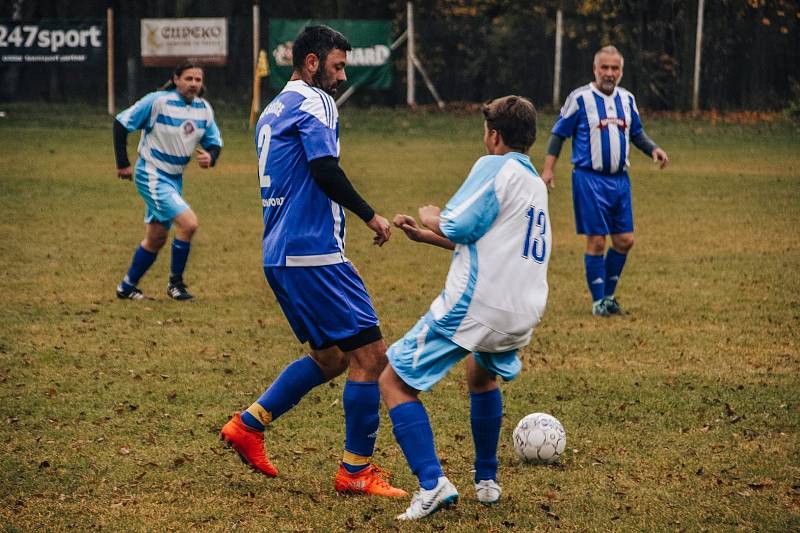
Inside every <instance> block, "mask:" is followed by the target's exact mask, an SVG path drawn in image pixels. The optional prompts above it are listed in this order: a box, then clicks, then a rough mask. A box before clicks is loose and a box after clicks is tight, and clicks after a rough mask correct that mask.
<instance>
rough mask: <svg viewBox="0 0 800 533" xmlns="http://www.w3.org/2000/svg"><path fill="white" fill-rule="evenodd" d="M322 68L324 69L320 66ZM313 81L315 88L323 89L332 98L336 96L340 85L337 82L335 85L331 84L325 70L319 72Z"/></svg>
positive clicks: (321, 69)
mask: <svg viewBox="0 0 800 533" xmlns="http://www.w3.org/2000/svg"><path fill="white" fill-rule="evenodd" d="M320 67H322V65H320ZM311 81H313V82H314V87H316V88H318V89H322V90H323V91H325V92H326V93H328V94H329V95H331V96H336V89H337V88H338V87H339V84H338V83H336V82H334V83H333V84H331V83H330V78H328V76H327V75H326V73H325V70H324V68H320V69H319V70H317V71H316V72H315V73H314V76H313V77H312V78H311Z"/></svg>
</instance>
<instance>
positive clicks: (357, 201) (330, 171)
mask: <svg viewBox="0 0 800 533" xmlns="http://www.w3.org/2000/svg"><path fill="white" fill-rule="evenodd" d="M308 166H309V168H310V170H311V177H312V178H314V181H315V182H316V184H317V185H318V186H319V188H320V189H322V192H324V193H325V194H326V195H327V196H328V198H330V199H331V200H333V201H334V202H336V203H337V204H339V205H341V206H342V207H345V208H347V209H349V210H350V211H352V212H353V213H355V214H356V215H358V218H360V219H361V220H363V221H364V222H369V221H370V220H372V217H374V216H375V210H373V209H372V208H371V207H370V206H369V204H368V203H367V202H366V200H364V199H363V198H362V197H361V195H359V194H358V192H356V190H355V188H353V184H352V183H350V180H349V179H347V176H346V175H345V173H344V170H342V167H340V166H339V160H338V159H336V158H335V157H332V156H327V157H320V158H318V159H312V160H311V161H309V163H308Z"/></svg>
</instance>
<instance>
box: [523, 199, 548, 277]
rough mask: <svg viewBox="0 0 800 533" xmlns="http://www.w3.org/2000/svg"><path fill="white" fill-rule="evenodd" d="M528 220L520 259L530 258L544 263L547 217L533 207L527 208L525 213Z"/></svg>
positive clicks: (540, 210)
mask: <svg viewBox="0 0 800 533" xmlns="http://www.w3.org/2000/svg"><path fill="white" fill-rule="evenodd" d="M526 217H527V218H528V230H527V232H526V233H525V244H524V246H523V248H522V257H525V258H528V257H530V258H531V259H533V260H534V261H536V262H537V263H542V262H544V258H545V255H546V254H547V240H546V238H545V232H546V231H547V215H545V213H544V211H543V210H542V209H536V208H535V207H533V206H530V207H529V208H528V211H527V213H526Z"/></svg>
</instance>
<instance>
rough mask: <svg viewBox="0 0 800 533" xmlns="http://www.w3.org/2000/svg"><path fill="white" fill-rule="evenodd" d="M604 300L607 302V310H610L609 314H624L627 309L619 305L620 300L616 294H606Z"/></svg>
mask: <svg viewBox="0 0 800 533" xmlns="http://www.w3.org/2000/svg"><path fill="white" fill-rule="evenodd" d="M603 301H604V302H605V304H606V311H608V314H609V315H624V314H625V311H623V310H622V308H621V307H620V306H619V302H618V301H617V299H616V298H614V296H613V295H612V296H606V297H605V298H603Z"/></svg>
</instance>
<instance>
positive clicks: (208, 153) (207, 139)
mask: <svg viewBox="0 0 800 533" xmlns="http://www.w3.org/2000/svg"><path fill="white" fill-rule="evenodd" d="M210 107H211V106H210V105H209V108H210ZM221 151H222V136H221V135H220V133H219V127H218V126H217V123H216V121H215V120H214V115H213V112H211V120H209V124H208V127H207V128H206V131H205V133H204V134H203V138H202V139H200V146H198V147H197V163H198V164H199V165H200V168H210V167H213V166H214V165H216V164H217V159H219V154H220V152H221Z"/></svg>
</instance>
